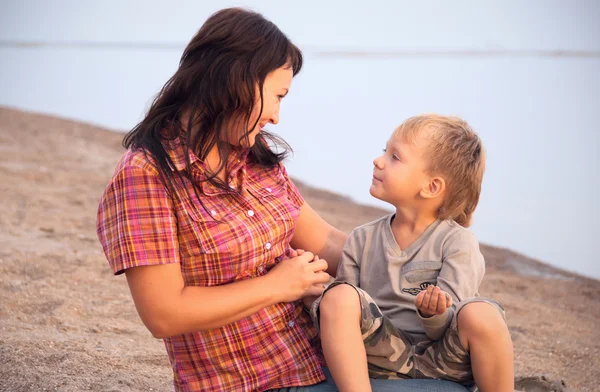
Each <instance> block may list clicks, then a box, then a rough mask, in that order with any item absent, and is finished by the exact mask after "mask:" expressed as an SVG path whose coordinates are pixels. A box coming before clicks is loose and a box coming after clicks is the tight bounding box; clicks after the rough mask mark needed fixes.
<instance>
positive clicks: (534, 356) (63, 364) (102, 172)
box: [0, 108, 600, 391]
mask: <svg viewBox="0 0 600 392" xmlns="http://www.w3.org/2000/svg"><path fill="white" fill-rule="evenodd" d="M122 137H123V134H120V133H116V132H111V131H109V130H106V129H102V128H99V127H95V126H92V125H88V124H83V123H80V122H75V121H70V120H65V119H59V118H56V117H52V116H47V115H41V114H35V113H26V112H22V111H18V110H14V109H8V108H0V195H1V196H0V201H1V203H2V213H0V363H1V364H2V366H0V390H1V391H79V390H81V391H84V390H85V391H170V390H173V386H172V372H171V368H170V365H169V361H168V358H167V355H166V352H165V349H164V346H163V343H162V341H160V340H157V339H154V338H153V337H152V336H151V334H150V333H149V332H148V331H147V330H146V329H145V327H144V325H143V324H142V322H141V321H140V319H139V317H138V315H137V313H136V310H135V307H134V305H133V302H132V300H131V296H130V293H129V290H128V287H127V284H126V281H125V277H124V276H119V277H114V276H113V275H112V273H111V271H110V269H109V266H108V264H107V262H106V260H105V258H104V255H103V253H102V250H101V246H100V244H99V242H98V240H97V238H96V230H95V219H96V209H97V206H98V201H99V198H100V196H101V194H102V191H103V190H104V187H105V186H106V184H107V182H108V180H109V178H110V177H111V175H112V173H113V170H114V167H115V164H116V162H117V160H118V159H119V157H120V156H121V155H122V153H123V148H122V147H121V139H122ZM297 185H298V187H299V188H300V191H301V193H302V195H303V196H304V197H305V199H306V200H307V201H308V202H309V203H310V204H311V205H312V206H313V208H315V209H316V210H317V211H318V212H319V213H320V214H321V215H322V216H323V217H324V218H325V219H326V220H327V221H329V222H330V223H332V224H333V225H335V226H337V227H339V228H340V229H342V230H344V231H346V232H349V231H350V230H352V228H354V227H355V226H357V225H359V224H362V223H366V222H368V221H370V220H373V219H375V218H377V217H379V216H382V215H384V214H386V213H387V211H385V210H382V209H378V208H374V207H368V206H363V205H359V204H356V203H354V202H353V201H352V200H351V199H349V198H345V197H342V196H339V195H337V194H333V193H330V192H327V191H323V190H318V189H314V188H311V187H309V186H306V185H304V184H302V183H300V182H297ZM475 219H477V216H475ZM515 224H518V221H517V220H515ZM482 251H483V254H484V256H485V258H486V263H487V272H486V277H485V279H484V282H483V285H482V287H481V290H480V291H481V295H484V296H490V297H493V298H495V299H497V300H498V301H500V302H501V303H502V304H503V306H504V307H505V309H506V315H507V320H508V324H509V328H510V331H511V335H512V338H513V341H514V346H515V370H516V376H517V378H516V386H517V389H519V390H526V391H600V281H598V280H594V279H588V278H586V277H583V276H580V275H577V274H573V273H569V272H565V271H562V270H559V269H556V268H554V267H551V266H548V265H546V264H543V263H542V262H539V261H536V260H533V259H530V258H527V257H525V256H522V255H520V254H519V253H517V252H513V251H511V250H507V249H500V248H496V247H491V246H486V245H483V244H482Z"/></svg>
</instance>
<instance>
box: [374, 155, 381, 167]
mask: <svg viewBox="0 0 600 392" xmlns="http://www.w3.org/2000/svg"><path fill="white" fill-rule="evenodd" d="M381 162H382V160H381V157H377V158H375V159H373V165H375V167H376V168H378V169H381Z"/></svg>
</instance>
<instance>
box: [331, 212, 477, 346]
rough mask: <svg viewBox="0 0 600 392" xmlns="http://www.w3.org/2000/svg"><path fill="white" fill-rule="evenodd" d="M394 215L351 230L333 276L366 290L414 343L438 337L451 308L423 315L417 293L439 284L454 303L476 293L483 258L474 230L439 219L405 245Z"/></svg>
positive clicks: (450, 318)
mask: <svg viewBox="0 0 600 392" xmlns="http://www.w3.org/2000/svg"><path fill="white" fill-rule="evenodd" d="M393 216H394V215H393V214H392V215H388V216H384V217H382V218H380V219H378V220H376V221H373V222H371V223H367V224H366V225H363V226H359V227H357V228H356V229H354V230H353V231H352V233H351V234H350V237H349V238H348V241H347V242H346V245H345V246H344V251H343V254H342V259H341V261H340V264H339V267H338V271H337V278H336V280H338V281H347V282H349V283H352V284H354V285H356V286H358V287H360V288H361V289H363V290H365V291H366V292H367V293H368V294H369V295H370V296H371V297H372V298H373V299H374V300H375V302H376V303H377V305H378V306H379V308H380V309H381V311H382V312H383V314H384V315H385V316H386V317H388V318H389V319H390V320H391V322H392V324H393V325H394V326H395V327H396V328H397V329H400V330H402V331H403V332H405V333H407V334H408V335H409V336H411V337H412V338H413V339H414V341H415V343H417V342H421V341H425V340H432V339H433V340H437V339H439V338H440V337H441V336H442V335H443V333H444V331H445V330H446V328H447V327H448V324H449V323H450V321H451V320H452V314H453V309H452V308H450V309H449V310H448V311H446V313H445V314H443V315H436V316H433V317H429V318H423V317H421V315H420V314H419V312H417V308H416V306H415V304H414V303H415V302H414V301H415V297H416V295H417V294H418V293H419V292H420V291H421V290H422V289H424V288H426V287H427V285H429V284H437V285H438V286H439V287H440V289H442V290H444V291H445V292H447V293H448V294H450V295H451V296H452V301H453V302H454V304H457V303H458V302H459V301H464V300H466V299H468V298H471V297H476V296H479V294H478V290H479V285H480V284H481V280H482V279H483V274H484V272H485V261H484V259H483V255H482V254H481V252H480V251H479V242H478V241H477V238H476V237H475V235H474V234H473V233H472V232H471V231H469V230H468V229H465V228H464V227H462V226H460V225H459V224H457V223H456V222H454V221H453V220H437V221H435V222H434V223H432V224H431V225H430V226H428V227H427V229H425V231H424V232H423V234H421V236H420V237H419V238H417V239H416V240H415V241H414V242H413V243H412V244H411V245H410V246H409V247H408V249H406V250H402V249H400V246H399V245H398V243H397V242H396V240H395V238H394V234H393V233H392V228H391V222H392V218H393Z"/></svg>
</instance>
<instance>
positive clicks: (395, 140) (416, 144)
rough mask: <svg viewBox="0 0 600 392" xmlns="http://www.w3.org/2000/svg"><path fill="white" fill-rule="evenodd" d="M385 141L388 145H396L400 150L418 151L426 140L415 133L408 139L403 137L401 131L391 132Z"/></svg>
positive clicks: (424, 144)
mask: <svg viewBox="0 0 600 392" xmlns="http://www.w3.org/2000/svg"><path fill="white" fill-rule="evenodd" d="M387 143H388V146H389V147H396V148H398V149H402V150H404V149H409V150H414V151H420V150H421V149H423V148H424V147H425V146H426V145H427V143H426V141H425V140H424V139H423V138H421V137H419V136H418V135H415V136H414V137H413V138H412V139H410V140H409V138H407V137H405V135H403V134H401V133H394V134H392V136H390V138H389V140H388V142H387Z"/></svg>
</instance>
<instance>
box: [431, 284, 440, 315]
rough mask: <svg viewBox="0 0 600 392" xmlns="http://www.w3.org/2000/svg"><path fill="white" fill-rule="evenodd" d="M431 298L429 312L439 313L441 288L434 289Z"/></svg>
mask: <svg viewBox="0 0 600 392" xmlns="http://www.w3.org/2000/svg"><path fill="white" fill-rule="evenodd" d="M432 291H433V292H432V293H431V299H430V300H429V313H434V314H435V313H437V306H438V301H439V297H440V288H439V287H436V288H434V289H433V290H432Z"/></svg>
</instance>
